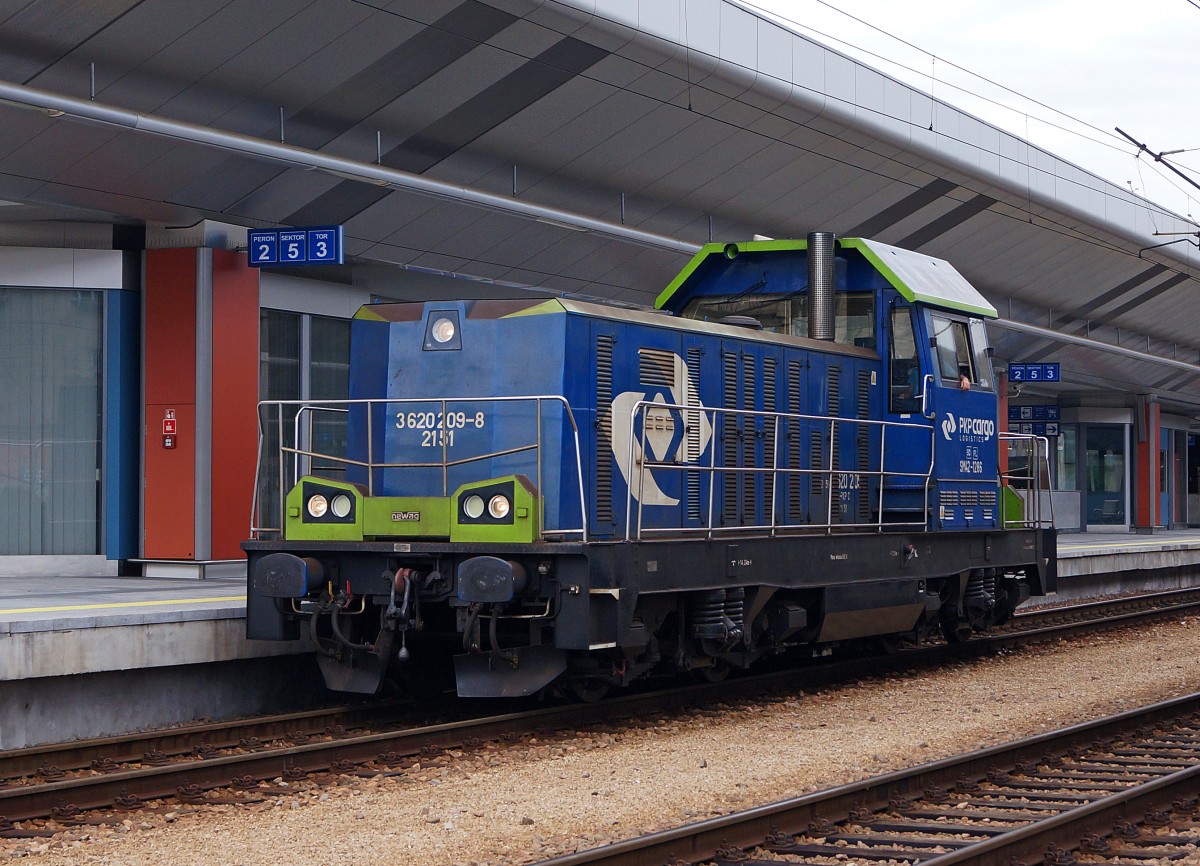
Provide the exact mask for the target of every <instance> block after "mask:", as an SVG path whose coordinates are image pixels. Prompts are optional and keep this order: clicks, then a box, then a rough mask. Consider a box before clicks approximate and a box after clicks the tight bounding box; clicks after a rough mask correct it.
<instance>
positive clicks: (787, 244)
mask: <svg viewBox="0 0 1200 866" xmlns="http://www.w3.org/2000/svg"><path fill="white" fill-rule="evenodd" d="M731 247H732V251H733V252H734V253H735V254H736V253H760V252H765V251H767V250H806V249H808V241H807V240H790V241H745V242H738V243H736V244H705V245H704V246H702V247H700V251H699V252H697V253H696V255H694V256H692V260H691V261H690V262H688V263H687V264H686V265H684V266H683V270H682V271H680V272H679V273H678V274H676V275H675V279H673V280H671V282H670V283H668V284H667V287H666V288H665V289H663V290H662V291H661V292H659V295H658V297H657V298H656V299H655V300H654V307H655V309H659V310H661V309H662V308H663V306H664V305H665V304H666V303H667V301H669V300H670V299H671V296H672V295H674V294H675V293H676V292H677V291H679V287H680V286H682V285H683V284H684V283H685V282H687V280H688V277H690V276H691V275H692V274H693V273H694V272H695V270H696V268H698V267H700V263H701V262H703V261H704V260H705V259H707V258H708V257H709V256H711V255H725V253H726V250H727V249H729V248H731ZM731 258H732V256H731Z"/></svg>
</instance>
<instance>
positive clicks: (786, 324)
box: [683, 292, 875, 349]
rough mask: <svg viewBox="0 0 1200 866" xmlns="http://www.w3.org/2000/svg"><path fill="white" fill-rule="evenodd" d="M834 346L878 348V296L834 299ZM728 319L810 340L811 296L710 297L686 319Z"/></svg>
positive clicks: (695, 303)
mask: <svg viewBox="0 0 1200 866" xmlns="http://www.w3.org/2000/svg"><path fill="white" fill-rule="evenodd" d="M833 303H834V313H833V315H834V342H837V343H842V344H844V345H848V346H860V347H863V348H867V349H873V348H875V296H874V294H873V293H871V292H838V293H836V294H835V295H834V296H833ZM727 316H750V317H752V318H754V319H757V320H758V322H759V324H760V325H762V329H763V330H764V331H771V332H773V333H776V334H791V335H793V336H797V337H807V336H808V295H807V294H801V293H793V294H789V295H770V294H768V295H759V294H746V293H742V294H738V295H708V296H704V297H700V298H695V299H694V300H692V301H690V302H688V305H687V306H686V307H685V308H684V310H683V317H684V318H687V319H700V320H703V321H714V322H719V321H720V320H721V319H724V318H725V317H727Z"/></svg>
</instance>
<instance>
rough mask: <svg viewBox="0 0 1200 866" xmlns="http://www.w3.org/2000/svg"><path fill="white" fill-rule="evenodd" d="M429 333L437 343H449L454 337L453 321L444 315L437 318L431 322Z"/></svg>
mask: <svg viewBox="0 0 1200 866" xmlns="http://www.w3.org/2000/svg"><path fill="white" fill-rule="evenodd" d="M430 333H431V334H433V339H435V340H437V341H438V342H439V343H449V342H450V341H451V340H453V339H454V322H453V321H451V320H450V319H447V318H444V317H443V318H441V319H438V320H437V321H435V322H434V323H433V328H431V329H430Z"/></svg>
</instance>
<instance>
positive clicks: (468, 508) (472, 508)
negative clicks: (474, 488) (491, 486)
mask: <svg viewBox="0 0 1200 866" xmlns="http://www.w3.org/2000/svg"><path fill="white" fill-rule="evenodd" d="M463 514H465V515H467V517H469V518H471V519H472V520H474V519H475V518H477V517H482V516H483V497H482V496H479V495H477V494H474V493H472V494H471V495H470V496H468V497H467V498H466V499H464V500H463Z"/></svg>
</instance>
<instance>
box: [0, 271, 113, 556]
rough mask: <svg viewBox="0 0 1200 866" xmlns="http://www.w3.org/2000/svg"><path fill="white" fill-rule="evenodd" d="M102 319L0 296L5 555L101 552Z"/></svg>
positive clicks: (52, 297)
mask: <svg viewBox="0 0 1200 866" xmlns="http://www.w3.org/2000/svg"><path fill="white" fill-rule="evenodd" d="M103 310H104V293H103V292H100V291H79V290H63V291H58V290H50V289H10V288H0V407H3V411H0V555H8V556H14V555H49V554H96V553H99V552H100V520H99V515H100V507H99V505H100V481H99V478H100V453H101V452H100V422H101V416H100V412H101V382H102V375H101V370H102V369H103V367H102V364H101V360H102V357H101V345H102V344H101V338H102V334H103V329H102V320H103Z"/></svg>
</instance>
